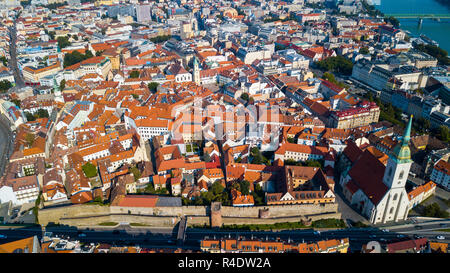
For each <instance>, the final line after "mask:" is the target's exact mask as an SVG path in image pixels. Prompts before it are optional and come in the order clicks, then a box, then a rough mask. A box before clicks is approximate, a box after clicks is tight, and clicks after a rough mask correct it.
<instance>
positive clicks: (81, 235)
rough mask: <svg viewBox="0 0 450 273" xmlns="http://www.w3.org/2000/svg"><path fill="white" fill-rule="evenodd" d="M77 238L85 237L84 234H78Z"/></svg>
mask: <svg viewBox="0 0 450 273" xmlns="http://www.w3.org/2000/svg"><path fill="white" fill-rule="evenodd" d="M78 237H86V234H84V233H80V234H78Z"/></svg>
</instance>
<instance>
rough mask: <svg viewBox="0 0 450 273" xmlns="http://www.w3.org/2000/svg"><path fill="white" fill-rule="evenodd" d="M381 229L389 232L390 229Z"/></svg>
mask: <svg viewBox="0 0 450 273" xmlns="http://www.w3.org/2000/svg"><path fill="white" fill-rule="evenodd" d="M381 231H383V232H389V229H383V230H381Z"/></svg>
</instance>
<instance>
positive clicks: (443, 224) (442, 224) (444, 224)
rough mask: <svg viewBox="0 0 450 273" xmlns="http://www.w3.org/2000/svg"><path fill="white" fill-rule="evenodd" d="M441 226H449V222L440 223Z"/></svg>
mask: <svg viewBox="0 0 450 273" xmlns="http://www.w3.org/2000/svg"><path fill="white" fill-rule="evenodd" d="M439 225H440V226H441V227H445V226H447V224H446V223H440V224H439Z"/></svg>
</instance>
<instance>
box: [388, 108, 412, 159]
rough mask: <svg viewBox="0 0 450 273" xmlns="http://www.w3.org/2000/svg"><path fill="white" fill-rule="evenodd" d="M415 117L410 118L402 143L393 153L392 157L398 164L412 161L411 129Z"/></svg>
mask: <svg viewBox="0 0 450 273" xmlns="http://www.w3.org/2000/svg"><path fill="white" fill-rule="evenodd" d="M412 119H413V116H412V115H411V117H410V118H409V122H408V125H407V126H406V129H405V132H404V133H403V138H402V140H401V142H399V143H398V144H397V146H395V148H394V151H392V154H391V157H392V159H393V160H395V161H396V162H397V163H409V162H412V160H411V150H410V149H409V141H410V139H411V127H412Z"/></svg>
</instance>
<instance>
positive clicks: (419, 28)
mask: <svg viewBox="0 0 450 273" xmlns="http://www.w3.org/2000/svg"><path fill="white" fill-rule="evenodd" d="M374 7H375V8H376V9H377V10H379V11H381V12H383V13H384V14H385V15H395V14H402V15H416V14H441V15H444V14H449V15H450V8H449V7H448V6H445V5H443V4H442V3H441V2H439V1H436V0H396V1H392V0H381V2H380V5H376V6H374ZM397 19H398V21H399V22H400V29H402V30H404V31H408V32H409V33H410V35H411V36H413V37H419V36H420V35H421V34H424V35H425V36H427V37H429V38H430V39H432V40H435V41H436V42H437V43H438V44H439V47H441V48H442V49H444V50H446V51H447V52H448V51H449V50H450V39H448V33H450V20H449V19H442V20H440V21H437V20H434V19H424V20H423V21H422V23H421V24H419V20H418V19H401V18H397Z"/></svg>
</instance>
